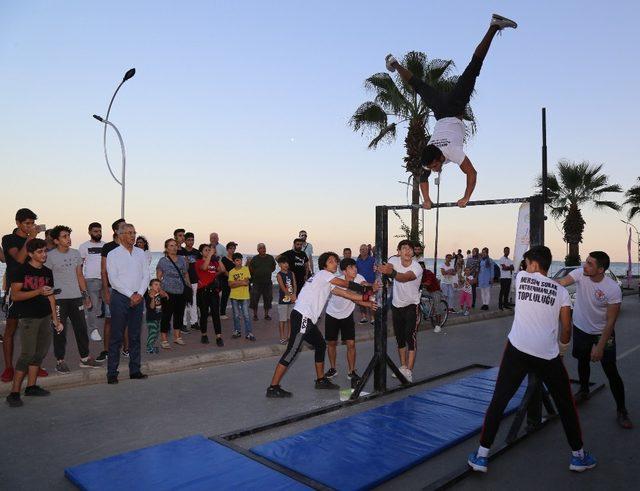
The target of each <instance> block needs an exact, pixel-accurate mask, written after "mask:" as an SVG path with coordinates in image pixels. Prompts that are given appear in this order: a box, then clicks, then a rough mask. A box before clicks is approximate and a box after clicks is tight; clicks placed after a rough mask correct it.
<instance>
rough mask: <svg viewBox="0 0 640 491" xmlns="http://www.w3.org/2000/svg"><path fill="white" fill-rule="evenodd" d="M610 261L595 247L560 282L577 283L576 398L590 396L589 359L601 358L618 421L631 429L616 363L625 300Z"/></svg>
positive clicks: (575, 327) (574, 346)
mask: <svg viewBox="0 0 640 491" xmlns="http://www.w3.org/2000/svg"><path fill="white" fill-rule="evenodd" d="M609 263H610V260H609V256H608V254H607V253H606V252H602V251H594V252H592V253H590V254H589V257H587V260H586V261H585V263H584V266H583V267H582V268H578V269H574V270H573V271H571V273H569V274H568V275H567V276H565V277H564V278H562V279H561V280H560V284H562V285H565V286H568V285H573V284H575V285H576V298H575V305H574V307H573V357H574V358H576V359H577V360H578V374H579V377H580V391H579V392H578V393H577V394H576V398H577V399H588V398H589V376H590V374H591V367H590V362H597V361H599V362H600V364H601V365H602V369H603V370H604V373H605V375H606V376H607V379H609V388H610V389H611V393H612V394H613V397H614V399H615V401H616V406H617V410H618V415H617V421H618V424H619V425H620V426H621V427H622V428H625V429H631V428H632V427H633V424H632V422H631V420H630V419H629V414H628V412H627V407H626V405H625V396H624V383H623V382H622V378H621V377H620V374H619V373H618V367H617V365H616V333H615V326H616V320H617V319H618V314H619V313H620V306H621V304H622V292H621V291H620V287H619V286H618V284H617V283H616V282H615V281H613V280H612V279H611V278H609V277H608V276H606V275H605V271H606V270H607V269H609Z"/></svg>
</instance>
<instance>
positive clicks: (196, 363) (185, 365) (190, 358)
mask: <svg viewBox="0 0 640 491" xmlns="http://www.w3.org/2000/svg"><path fill="white" fill-rule="evenodd" d="M510 315H513V311H504V312H500V311H496V312H483V313H478V314H476V315H474V316H473V317H472V316H469V317H454V318H451V319H449V320H447V323H446V325H445V327H444V329H447V328H449V327H450V326H457V325H460V324H469V323H471V322H476V321H483V320H490V319H496V318H500V317H508V316H510ZM425 322H426V321H422V322H421V325H422V326H423V327H422V328H420V327H419V330H421V331H427V330H431V326H430V325H427V326H428V327H424V326H425V325H426V324H425ZM387 333H388V336H389V337H392V336H393V327H391V326H389V327H388V328H387ZM373 339H374V333H373V331H369V330H367V332H358V331H357V327H356V342H363V341H372V340H373ZM307 349H309V348H308V347H307V346H304V345H303V347H302V350H307ZM284 351H285V346H283V345H281V344H272V345H267V346H256V347H255V348H246V349H233V350H226V351H213V352H209V353H198V354H193V355H187V356H183V357H177V358H169V359H164V360H153V361H144V362H142V365H141V370H142V372H143V373H146V374H148V375H162V374H166V373H174V372H180V371H185V370H196V369H200V368H206V367H211V366H217V365H228V364H232V363H239V362H245V361H253V360H260V359H263V358H271V357H275V356H280V355H282V353H284ZM127 365H128V364H127V363H126V359H124V360H123V359H121V363H120V370H119V371H120V381H121V382H123V381H125V380H126V379H127V378H128V376H129V368H128V366H127ZM38 383H39V385H40V386H42V387H44V388H46V389H65V388H73V387H80V386H84V385H94V384H105V383H106V372H105V370H104V369H102V368H100V369H89V368H84V369H78V370H75V371H74V372H72V373H70V374H68V375H56V376H55V377H51V378H49V377H46V378H41V379H39V380H38ZM10 388H11V384H2V386H0V395H3V396H4V395H7V394H8V393H9V391H10Z"/></svg>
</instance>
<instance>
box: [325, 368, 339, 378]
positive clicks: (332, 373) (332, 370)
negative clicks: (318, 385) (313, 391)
mask: <svg viewBox="0 0 640 491" xmlns="http://www.w3.org/2000/svg"><path fill="white" fill-rule="evenodd" d="M336 375H338V370H336V369H335V368H329V370H327V373H325V374H324V378H333V377H335V376H336Z"/></svg>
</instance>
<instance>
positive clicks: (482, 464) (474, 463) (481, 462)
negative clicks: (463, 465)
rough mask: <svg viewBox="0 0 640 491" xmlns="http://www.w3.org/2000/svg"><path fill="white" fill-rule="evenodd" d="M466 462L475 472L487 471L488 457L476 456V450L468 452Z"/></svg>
mask: <svg viewBox="0 0 640 491" xmlns="http://www.w3.org/2000/svg"><path fill="white" fill-rule="evenodd" d="M467 464H469V467H471V468H472V469H473V470H474V471H476V472H487V466H488V465H489V459H488V458H487V457H478V452H477V451H476V452H473V453H470V454H469V457H468V458H467Z"/></svg>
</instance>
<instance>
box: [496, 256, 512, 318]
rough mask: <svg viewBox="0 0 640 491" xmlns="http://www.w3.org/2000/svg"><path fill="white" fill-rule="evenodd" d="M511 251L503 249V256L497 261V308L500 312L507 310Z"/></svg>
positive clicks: (508, 307) (510, 275) (508, 306)
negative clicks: (498, 271)
mask: <svg viewBox="0 0 640 491" xmlns="http://www.w3.org/2000/svg"><path fill="white" fill-rule="evenodd" d="M510 253H511V249H509V248H508V247H505V248H504V256H502V257H501V258H500V260H499V261H498V266H500V295H499V296H498V308H499V309H500V310H504V309H509V310H511V305H509V292H510V291H511V278H512V277H513V269H514V268H513V261H512V260H511V259H509V254H510Z"/></svg>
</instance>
